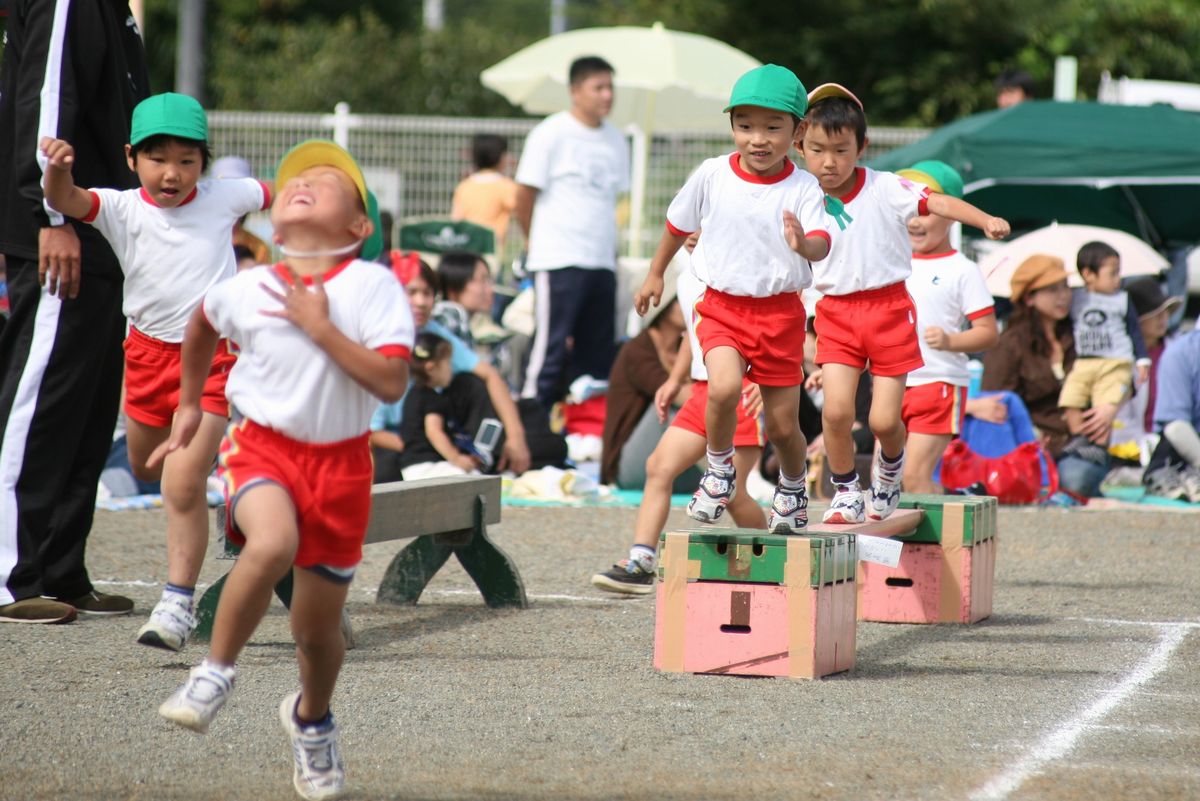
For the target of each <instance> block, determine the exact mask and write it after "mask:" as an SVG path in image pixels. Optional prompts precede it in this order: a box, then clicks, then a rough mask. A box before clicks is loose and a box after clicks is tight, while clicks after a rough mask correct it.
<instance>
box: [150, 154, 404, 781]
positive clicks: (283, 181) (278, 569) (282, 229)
mask: <svg viewBox="0 0 1200 801" xmlns="http://www.w3.org/2000/svg"><path fill="white" fill-rule="evenodd" d="M276 190H277V192H278V197H277V198H276V201H275V204H274V206H273V208H272V209H271V223H272V225H273V227H274V230H275V238H276V240H277V242H278V243H279V245H280V250H281V251H282V252H283V254H284V257H285V258H284V260H283V261H282V262H281V263H279V264H277V265H274V266H259V267H254V268H252V269H249V270H243V271H242V272H240V273H238V274H237V275H236V276H234V277H233V278H231V279H230V280H228V281H226V282H224V283H222V284H219V285H218V286H216V287H214V288H213V289H211V290H210V291H209V292H208V293H207V294H206V295H205V296H204V300H203V302H202V303H201V305H200V306H199V308H197V309H196V311H195V313H194V314H193V315H192V317H191V320H190V321H189V322H188V328H187V334H186V336H185V338H184V344H183V386H182V391H181V394H180V401H179V411H178V413H177V414H176V416H175V424H174V426H173V428H172V431H171V438H170V439H169V440H168V441H167V442H166V443H164V444H163V445H162V446H160V447H159V448H158V450H156V451H155V453H154V459H155V460H157V459H159V458H161V457H162V456H163V455H164V454H170V453H175V452H177V451H178V450H179V449H182V448H184V447H186V446H187V444H188V442H189V441H191V439H192V438H193V437H194V436H195V434H196V432H197V430H198V429H199V428H200V423H201V418H202V417H203V413H202V412H201V407H200V398H201V392H202V385H203V382H204V373H205V365H206V364H207V363H208V360H209V359H210V358H211V355H212V352H213V350H214V348H215V347H216V344H217V342H218V338H219V337H222V336H224V337H228V338H229V339H231V340H233V341H234V342H237V343H238V344H239V346H240V355H239V358H238V362H237V364H236V365H235V366H234V368H233V372H232V374H231V375H230V377H229V386H228V392H229V398H230V400H231V401H232V402H233V404H234V405H235V406H236V407H237V408H238V410H239V411H240V412H242V414H243V415H244V416H245V419H244V420H243V421H241V422H240V423H238V424H236V425H233V426H230V427H229V430H228V431H227V433H226V435H225V439H224V441H223V442H222V443H221V458H220V472H221V477H222V478H223V480H224V481H225V485H226V493H227V497H228V500H227V506H228V509H229V514H228V518H227V520H228V527H229V528H228V532H227V535H228V536H229V538H230V539H231V540H232V541H234V542H236V543H239V544H242V546H243V547H242V552H241V554H240V556H239V557H238V560H237V562H236V563H235V564H234V566H233V570H231V571H230V573H229V576H228V578H227V579H226V581H225V587H224V591H223V592H222V593H221V600H220V603H219V604H218V606H217V613H216V617H215V619H214V622H213V634H212V642H211V646H210V648H209V653H208V656H207V658H206V659H205V660H204V661H203V662H201V663H200V664H199V665H198V666H197V667H195V668H192V670H191V673H190V674H189V676H188V680H187V681H186V682H185V683H184V684H183V686H182V687H180V688H179V689H178V690H177V691H176V692H175V693H174V694H173V695H172V696H171V697H170V698H168V699H167V700H166V701H165V702H164V703H163V704H162V706H160V707H159V714H161V715H162V716H163V717H165V718H167V719H168V720H170V721H173V722H174V723H177V724H179V725H180V726H184V727H185V728H189V729H192V730H194V731H197V732H205V731H207V730H208V727H209V724H210V723H211V722H212V720H213V718H214V717H215V716H216V714H217V712H218V711H219V710H220V708H221V706H222V705H223V704H224V703H225V701H226V700H227V699H228V697H229V694H230V692H231V691H232V689H233V684H234V675H235V671H234V663H235V662H236V660H237V658H238V655H239V654H240V652H241V650H242V648H243V647H244V646H245V644H246V642H247V641H248V640H249V638H250V636H251V635H252V634H253V632H254V629H255V628H256V627H257V626H258V623H259V621H260V620H261V619H262V617H263V614H265V612H266V610H267V606H268V605H269V603H270V600H271V593H272V589H273V588H274V587H275V585H276V584H277V583H278V582H279V581H280V580H281V579H282V578H283V577H284V576H285V575H287V574H288V573H289V572H291V573H292V576H293V592H292V605H291V623H292V634H293V636H294V637H295V640H296V657H297V660H298V661H299V663H300V684H301V689H300V692H297V693H292V694H290V695H288V696H286V697H285V698H284V699H283V700H282V702H281V703H280V706H279V717H280V721H281V723H282V724H283V728H284V730H285V731H286V732H287V734H288V736H289V738H290V740H291V744H292V752H293V756H294V760H295V768H294V771H293V785H294V786H295V788H296V790H297V792H298V793H299V794H300V795H301V796H302V797H304V798H331V797H334V796H336V795H337V794H339V793H340V792H341V791H342V788H343V786H344V782H345V775H344V770H343V767H342V761H341V757H340V755H339V752H338V747H337V729H336V727H335V725H334V721H333V717H332V714H331V712H330V699H331V698H332V696H333V690H334V685H335V684H336V682H337V677H338V673H339V671H340V669H341V664H342V659H343V657H344V655H345V642H344V640H343V637H342V633H341V629H340V622H341V615H342V608H343V606H344V605H345V601H346V594H347V591H348V589H349V586H350V581H351V580H352V579H353V577H354V572H355V568H356V567H357V565H358V563H359V562H360V561H361V559H362V545H363V538H364V536H365V535H366V528H367V519H368V514H369V512H370V508H371V474H372V465H371V451H370V447H369V445H368V443H367V435H368V427H369V424H370V420H371V414H372V412H374V410H375V407H376V406H378V404H379V400H380V399H382V400H385V401H389V402H391V401H396V400H398V399H399V398H400V397H401V395H403V394H404V390H405V388H406V386H407V383H408V365H407V363H408V359H409V358H410V352H411V349H412V345H413V336H414V331H413V320H412V314H411V313H410V312H409V308H408V303H407V302H406V300H405V297H404V291H403V288H402V287H401V285H400V283H399V282H398V281H397V280H396V278H395V276H394V275H393V274H392V273H391V272H390V271H388V270H384V269H381V268H380V267H379V265H378V264H375V263H372V262H367V261H362V260H360V259H357V258H356V254H358V253H359V252H360V249H361V248H362V247H363V243H364V242H365V241H366V240H367V239H368V238H369V237H370V235H371V233H372V230H373V227H374V226H373V223H372V221H371V220H370V218H369V216H368V212H367V208H368V200H367V190H366V183H365V181H364V180H363V176H362V172H361V170H359V168H358V165H357V164H356V163H355V162H354V159H353V158H352V157H351V156H350V154H349V153H347V152H346V151H345V150H343V149H342V148H340V147H339V146H337V145H336V144H334V143H333V142H328V141H323V140H309V141H307V142H303V143H301V144H299V145H297V146H296V147H295V148H293V149H292V150H291V151H289V152H288V153H287V154H286V155H285V156H284V157H283V160H282V161H281V162H280V164H279V169H278V171H277V172H276ZM293 566H294V567H295V568H297V569H296V570H293Z"/></svg>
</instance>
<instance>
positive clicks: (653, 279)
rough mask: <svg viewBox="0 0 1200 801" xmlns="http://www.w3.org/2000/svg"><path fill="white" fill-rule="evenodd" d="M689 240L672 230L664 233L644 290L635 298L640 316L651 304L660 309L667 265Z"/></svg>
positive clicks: (651, 262)
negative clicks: (659, 304)
mask: <svg viewBox="0 0 1200 801" xmlns="http://www.w3.org/2000/svg"><path fill="white" fill-rule="evenodd" d="M687 238H688V235H687V234H676V233H675V232H673V231H672V230H671V229H670V228H667V229H666V230H664V231H663V235H662V239H660V240H658V250H656V251H654V258H653V259H651V260H650V272H649V273H648V274H647V275H646V280H645V281H643V282H642V288H641V289H639V290H638V291H637V294H636V295H634V296H633V308H634V309H635V310H636V311H637V313H638V314H640V315H642V316H645V314H646V312H647V311H649V310H650V306H651V304H653V305H654V307H655V308H657V307H658V303H659V301H660V300H662V293H663V276H664V275H666V273H667V265H669V264H670V263H671V259H673V258H675V254H676V253H678V252H679V249H680V248H681V247H683V243H684V242H685V241H686V240H687Z"/></svg>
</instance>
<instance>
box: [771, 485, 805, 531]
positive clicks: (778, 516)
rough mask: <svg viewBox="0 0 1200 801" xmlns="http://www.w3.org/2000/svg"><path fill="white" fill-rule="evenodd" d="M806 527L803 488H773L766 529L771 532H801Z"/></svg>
mask: <svg viewBox="0 0 1200 801" xmlns="http://www.w3.org/2000/svg"><path fill="white" fill-rule="evenodd" d="M807 527H808V495H807V493H805V491H804V490H803V489H795V490H789V489H784V488H783V487H776V488H775V497H774V498H772V499H771V519H770V520H768V521H767V531H769V532H771V533H772V534H781V535H787V534H802V533H804V529H806V528H807Z"/></svg>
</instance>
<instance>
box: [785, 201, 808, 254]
mask: <svg viewBox="0 0 1200 801" xmlns="http://www.w3.org/2000/svg"><path fill="white" fill-rule="evenodd" d="M783 238H784V239H786V240H787V243H788V247H790V248H791V249H792V250H794V251H796V252H797V253H799V254H801V255H803V254H804V226H803V225H801V224H800V220H799V219H798V218H797V217H796V215H795V214H793V213H792V212H790V211H785V212H784V213H783Z"/></svg>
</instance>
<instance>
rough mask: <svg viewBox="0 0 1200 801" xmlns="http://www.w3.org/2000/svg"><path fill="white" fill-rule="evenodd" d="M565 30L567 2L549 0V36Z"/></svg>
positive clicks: (564, 0)
mask: <svg viewBox="0 0 1200 801" xmlns="http://www.w3.org/2000/svg"><path fill="white" fill-rule="evenodd" d="M566 30H567V0H550V35H551V36H554V35H555V34H559V33H565V32H566Z"/></svg>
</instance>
